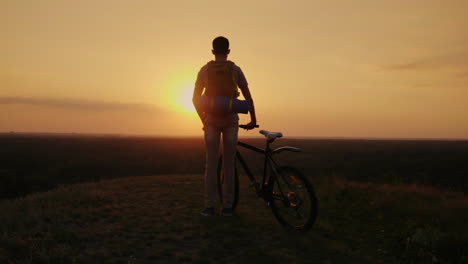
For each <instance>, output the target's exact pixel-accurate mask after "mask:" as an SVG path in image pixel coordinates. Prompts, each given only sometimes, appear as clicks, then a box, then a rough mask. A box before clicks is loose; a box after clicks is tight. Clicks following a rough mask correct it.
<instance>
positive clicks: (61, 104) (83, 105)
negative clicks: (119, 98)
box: [0, 96, 162, 112]
mask: <svg viewBox="0 0 468 264" xmlns="http://www.w3.org/2000/svg"><path fill="white" fill-rule="evenodd" d="M0 104H26V105H39V106H46V107H54V108H65V109H78V110H89V111H109V110H110V111H116V110H117V111H139V112H152V111H162V110H161V109H160V108H158V107H156V106H154V105H151V104H142V103H121V102H105V101H92V100H84V99H70V98H59V99H57V98H40V97H16V96H6V97H0Z"/></svg>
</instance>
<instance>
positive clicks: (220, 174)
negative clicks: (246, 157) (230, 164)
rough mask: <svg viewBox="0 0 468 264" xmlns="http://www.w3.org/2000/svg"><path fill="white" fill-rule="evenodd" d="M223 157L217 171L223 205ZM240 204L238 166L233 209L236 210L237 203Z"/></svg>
mask: <svg viewBox="0 0 468 264" xmlns="http://www.w3.org/2000/svg"><path fill="white" fill-rule="evenodd" d="M223 183H224V173H223V156H222V155H221V156H220V157H219V161H218V170H217V184H218V195H219V200H220V201H221V204H222V203H223ZM238 202H239V174H238V173H237V165H235V166H234V200H233V202H232V209H233V210H234V209H236V207H237V203H238Z"/></svg>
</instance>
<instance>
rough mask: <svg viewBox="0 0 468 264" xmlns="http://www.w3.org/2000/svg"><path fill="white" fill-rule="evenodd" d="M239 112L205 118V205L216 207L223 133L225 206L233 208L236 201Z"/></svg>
mask: <svg viewBox="0 0 468 264" xmlns="http://www.w3.org/2000/svg"><path fill="white" fill-rule="evenodd" d="M238 125H239V117H238V116H237V114H231V115H228V116H223V117H219V116H212V115H208V116H207V117H206V118H205V120H204V128H203V130H204V131H205V147H206V167H205V206H206V207H215V204H216V196H217V192H216V188H217V182H216V177H217V167H218V159H219V146H220V138H221V135H222V137H223V173H224V182H223V186H222V188H223V208H232V203H233V201H234V163H235V157H236V145H237V133H238V131H239V127H238Z"/></svg>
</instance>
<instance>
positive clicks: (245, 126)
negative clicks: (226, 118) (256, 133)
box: [239, 125, 260, 129]
mask: <svg viewBox="0 0 468 264" xmlns="http://www.w3.org/2000/svg"><path fill="white" fill-rule="evenodd" d="M239 127H240V128H243V129H247V125H239ZM256 127H260V126H259V125H255V127H254V128H256Z"/></svg>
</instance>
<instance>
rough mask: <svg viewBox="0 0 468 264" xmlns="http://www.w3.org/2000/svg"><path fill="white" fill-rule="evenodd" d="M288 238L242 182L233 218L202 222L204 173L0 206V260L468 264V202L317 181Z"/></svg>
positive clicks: (61, 191) (69, 190)
mask: <svg viewBox="0 0 468 264" xmlns="http://www.w3.org/2000/svg"><path fill="white" fill-rule="evenodd" d="M311 181H312V182H313V183H314V185H315V188H316V192H317V197H318V200H319V203H320V204H319V205H320V208H319V217H318V220H317V222H316V224H315V226H314V227H313V229H312V230H310V231H309V232H307V233H304V234H298V233H290V232H287V231H285V230H283V228H282V227H281V226H279V225H278V224H277V222H276V221H275V219H274V218H273V215H272V214H271V212H270V210H269V208H266V206H265V205H264V204H263V202H262V201H261V200H259V199H257V198H256V197H255V196H254V194H253V192H251V191H250V190H249V189H248V188H249V187H248V185H247V183H246V182H245V181H242V186H241V195H242V196H241V200H240V204H239V208H238V210H237V214H236V216H234V217H231V218H226V217H208V218H206V217H201V216H199V213H200V211H201V209H202V201H203V195H202V189H203V179H202V175H200V174H196V175H158V176H146V177H126V178H121V179H113V180H105V181H100V182H94V183H84V184H76V185H68V186H61V187H59V188H57V189H54V190H51V191H48V192H44V193H36V194H32V195H28V196H26V197H24V198H18V199H15V200H2V201H0V212H2V213H1V214H0V223H2V224H1V225H0V263H174V262H178V263H242V262H244V263H268V262H269V263H311V262H313V263H466V262H467V261H468V255H467V253H466V251H465V250H464V249H466V248H468V230H467V227H466V223H467V222H468V210H466V209H467V208H468V198H467V196H466V195H463V194H461V193H455V192H449V191H443V190H440V189H437V188H434V187H421V186H418V185H404V184H400V185H385V184H375V183H372V184H371V183H362V182H353V181H347V180H343V179H340V178H333V177H328V178H321V179H314V178H312V179H311Z"/></svg>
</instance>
